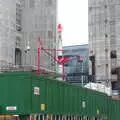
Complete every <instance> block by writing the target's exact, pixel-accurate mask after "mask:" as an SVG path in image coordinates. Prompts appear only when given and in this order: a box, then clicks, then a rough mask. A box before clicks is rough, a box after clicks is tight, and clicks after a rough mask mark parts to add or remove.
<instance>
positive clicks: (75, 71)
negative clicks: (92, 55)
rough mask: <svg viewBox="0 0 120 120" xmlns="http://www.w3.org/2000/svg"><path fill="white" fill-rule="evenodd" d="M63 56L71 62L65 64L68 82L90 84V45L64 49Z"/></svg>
mask: <svg viewBox="0 0 120 120" xmlns="http://www.w3.org/2000/svg"><path fill="white" fill-rule="evenodd" d="M63 50H64V51H63V56H64V58H67V59H68V60H70V61H69V62H67V63H65V64H64V65H65V66H64V69H65V76H66V81H67V82H69V83H73V84H77V85H78V84H81V83H87V82H88V77H89V76H88V71H89V68H88V58H89V55H88V45H87V44H85V45H73V46H65V47H63Z"/></svg>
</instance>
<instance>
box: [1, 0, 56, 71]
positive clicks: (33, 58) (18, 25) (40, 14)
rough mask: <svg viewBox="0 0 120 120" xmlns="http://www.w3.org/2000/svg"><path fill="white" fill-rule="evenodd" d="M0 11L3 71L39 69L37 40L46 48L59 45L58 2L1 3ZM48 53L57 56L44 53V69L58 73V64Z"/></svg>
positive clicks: (22, 0) (9, 0)
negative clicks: (57, 26)
mask: <svg viewBox="0 0 120 120" xmlns="http://www.w3.org/2000/svg"><path fill="white" fill-rule="evenodd" d="M0 9H1V12H0V16H1V17H0V24H1V25H0V28H1V32H0V34H1V35H0V68H2V69H7V68H10V67H11V68H12V67H21V66H24V67H25V66H26V67H27V66H30V67H31V68H32V69H34V70H36V69H37V64H38V61H37V48H38V47H40V46H39V41H38V38H40V40H41V41H42V44H43V46H44V48H46V49H54V48H56V46H57V45H56V44H57V38H56V24H57V21H56V20H57V19H56V18H57V0H1V1H0ZM26 50H27V51H26ZM48 53H50V54H51V56H56V52H53V51H52V52H51V51H47V53H45V52H44V51H41V55H40V65H41V69H44V70H47V71H55V70H56V62H55V61H54V59H53V58H51V57H50V55H49V54H48Z"/></svg>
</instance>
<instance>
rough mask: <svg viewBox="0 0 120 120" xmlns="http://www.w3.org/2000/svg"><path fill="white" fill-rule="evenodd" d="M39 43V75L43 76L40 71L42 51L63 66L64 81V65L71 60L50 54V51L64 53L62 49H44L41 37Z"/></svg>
mask: <svg viewBox="0 0 120 120" xmlns="http://www.w3.org/2000/svg"><path fill="white" fill-rule="evenodd" d="M38 42H39V47H38V48H37V54H38V69H37V72H38V74H41V71H40V57H41V51H44V52H45V53H47V54H48V55H49V56H50V57H51V58H53V59H54V60H55V61H56V62H57V63H59V64H61V65H62V73H63V75H62V76H63V80H64V63H66V62H70V60H69V59H67V58H64V57H55V56H53V55H51V53H49V52H48V51H51V52H55V51H56V52H59V51H63V50H62V49H46V48H44V47H43V45H42V40H41V38H40V37H39V38H38Z"/></svg>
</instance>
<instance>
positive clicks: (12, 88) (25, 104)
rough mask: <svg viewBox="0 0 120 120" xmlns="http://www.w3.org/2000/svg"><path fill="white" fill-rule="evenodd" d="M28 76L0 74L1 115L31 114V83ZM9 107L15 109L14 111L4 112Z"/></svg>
mask: <svg viewBox="0 0 120 120" xmlns="http://www.w3.org/2000/svg"><path fill="white" fill-rule="evenodd" d="M28 74H29V73H23V74H22V73H15V74H13V73H5V74H0V95H1V99H0V106H1V109H0V113H1V114H9V113H10V114H16V113H17V114H18V113H21V114H26V113H31V82H30V77H28ZM26 95H27V96H26ZM10 106H12V107H16V110H13V111H11V110H6V108H7V107H10Z"/></svg>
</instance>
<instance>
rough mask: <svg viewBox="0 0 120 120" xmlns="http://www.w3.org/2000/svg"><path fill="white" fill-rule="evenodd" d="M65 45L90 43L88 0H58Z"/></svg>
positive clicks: (59, 19) (59, 17)
mask: <svg viewBox="0 0 120 120" xmlns="http://www.w3.org/2000/svg"><path fill="white" fill-rule="evenodd" d="M58 23H61V24H62V26H63V33H62V38H63V46H69V45H80V44H86V43H88V0H58Z"/></svg>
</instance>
